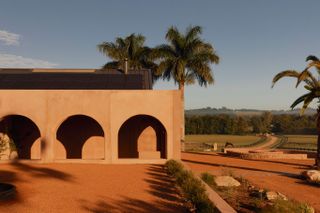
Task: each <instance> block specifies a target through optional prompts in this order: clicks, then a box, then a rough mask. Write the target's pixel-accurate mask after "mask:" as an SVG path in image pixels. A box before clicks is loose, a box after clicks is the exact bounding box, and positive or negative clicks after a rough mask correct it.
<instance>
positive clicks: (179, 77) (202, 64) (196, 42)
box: [154, 26, 219, 140]
mask: <svg viewBox="0 0 320 213" xmlns="http://www.w3.org/2000/svg"><path fill="white" fill-rule="evenodd" d="M201 33H202V28H201V27H200V26H194V27H192V26H191V27H189V28H187V29H186V32H185V33H182V32H180V31H179V30H178V29H177V28H176V27H174V26H172V27H170V28H169V29H168V32H167V34H166V39H167V41H168V44H163V45H160V46H157V47H156V48H155V51H154V55H156V56H157V57H158V60H159V65H158V67H157V71H156V73H157V74H161V75H162V78H163V79H165V80H170V79H173V80H174V82H175V83H176V84H178V85H179V89H180V90H181V99H182V103H183V110H182V127H181V130H182V132H181V134H182V138H181V139H182V140H184V86H185V85H188V84H194V83H195V81H197V82H198V83H199V85H200V86H207V85H208V84H212V83H213V82H214V78H213V74H212V70H211V67H210V65H211V64H218V63H219V56H218V55H217V54H216V52H215V50H214V48H213V46H212V45H211V44H210V43H207V42H205V41H204V40H203V39H201V38H200V35H201Z"/></svg>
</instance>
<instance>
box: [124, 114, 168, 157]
mask: <svg viewBox="0 0 320 213" xmlns="http://www.w3.org/2000/svg"><path fill="white" fill-rule="evenodd" d="M166 147H167V131H166V129H165V127H164V126H163V124H162V123H161V122H160V121H159V120H158V119H157V118H155V117H153V116H150V115H135V116H133V117H131V118H129V119H128V120H126V121H125V122H124V123H123V124H122V126H121V127H120V129H119V132H118V157H119V158H139V159H159V158H166V156H167V152H166Z"/></svg>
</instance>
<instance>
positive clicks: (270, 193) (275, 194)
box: [266, 191, 288, 200]
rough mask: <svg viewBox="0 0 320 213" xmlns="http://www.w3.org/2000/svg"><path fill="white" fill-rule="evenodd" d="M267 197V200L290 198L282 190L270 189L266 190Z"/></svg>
mask: <svg viewBox="0 0 320 213" xmlns="http://www.w3.org/2000/svg"><path fill="white" fill-rule="evenodd" d="M266 198H267V200H277V199H280V200H288V198H287V197H286V196H285V195H284V194H281V193H280V192H275V191H268V192H266Z"/></svg>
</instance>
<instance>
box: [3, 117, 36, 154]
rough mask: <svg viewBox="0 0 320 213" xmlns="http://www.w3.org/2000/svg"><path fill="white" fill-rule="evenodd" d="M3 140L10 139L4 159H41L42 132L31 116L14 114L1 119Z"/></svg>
mask: <svg viewBox="0 0 320 213" xmlns="http://www.w3.org/2000/svg"><path fill="white" fill-rule="evenodd" d="M0 133H1V137H2V138H3V140H6V141H10V142H9V143H10V145H9V146H7V147H5V151H4V153H3V154H2V156H1V157H2V159H16V158H18V159H41V133H40V130H39V128H38V126H37V125H36V124H35V122H33V121H32V120H31V119H30V118H28V117H26V116H23V115H18V114H12V115H7V116H4V117H2V119H1V120H0Z"/></svg>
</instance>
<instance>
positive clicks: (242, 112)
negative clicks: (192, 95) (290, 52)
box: [185, 107, 317, 116]
mask: <svg viewBox="0 0 320 213" xmlns="http://www.w3.org/2000/svg"><path fill="white" fill-rule="evenodd" d="M264 112H271V113H272V114H274V115H282V114H287V115H295V114H296V115H299V112H300V109H294V110H257V109H228V108H226V107H222V108H218V109H217V108H211V107H206V108H201V109H189V110H186V111H185V114H186V116H192V115H219V114H227V115H234V116H253V115H261V114H262V113H264ZM316 112H317V110H315V109H312V108H308V109H306V111H305V113H304V114H305V115H314V114H316Z"/></svg>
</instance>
